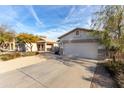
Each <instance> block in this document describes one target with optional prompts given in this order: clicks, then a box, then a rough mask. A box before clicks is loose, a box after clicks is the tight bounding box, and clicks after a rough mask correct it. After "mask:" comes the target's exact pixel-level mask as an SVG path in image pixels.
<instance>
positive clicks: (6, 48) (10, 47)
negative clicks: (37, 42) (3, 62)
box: [0, 39, 16, 52]
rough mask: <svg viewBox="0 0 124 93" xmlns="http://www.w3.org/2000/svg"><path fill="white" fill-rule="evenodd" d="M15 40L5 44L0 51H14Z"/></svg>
mask: <svg viewBox="0 0 124 93" xmlns="http://www.w3.org/2000/svg"><path fill="white" fill-rule="evenodd" d="M15 50H16V47H15V39H13V41H12V42H5V45H4V47H1V48H0V51H3V52H7V51H15Z"/></svg>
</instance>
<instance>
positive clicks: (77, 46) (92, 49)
mask: <svg viewBox="0 0 124 93" xmlns="http://www.w3.org/2000/svg"><path fill="white" fill-rule="evenodd" d="M91 31H92V30H89V29H84V28H76V29H74V30H72V31H70V32H68V33H66V34H64V35H62V36H60V37H59V38H58V39H59V46H60V53H61V54H62V55H66V56H69V57H83V58H91V59H99V55H100V53H99V51H100V49H102V48H103V47H102V46H101V45H100V44H99V42H98V38H96V37H94V36H93V35H91V33H90V32H91Z"/></svg>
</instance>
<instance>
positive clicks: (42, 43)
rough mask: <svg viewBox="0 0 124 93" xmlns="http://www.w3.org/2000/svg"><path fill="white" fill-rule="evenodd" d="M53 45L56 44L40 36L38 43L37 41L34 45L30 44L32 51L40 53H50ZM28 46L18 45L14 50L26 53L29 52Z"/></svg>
mask: <svg viewBox="0 0 124 93" xmlns="http://www.w3.org/2000/svg"><path fill="white" fill-rule="evenodd" d="M55 44H56V42H55V41H53V40H50V39H48V38H47V37H44V36H41V37H40V40H39V41H37V42H36V43H32V51H41V52H46V51H52V49H53V48H54V46H55ZM29 46H30V45H29V44H24V43H18V44H17V45H16V48H17V51H23V52H28V51H30V47H29Z"/></svg>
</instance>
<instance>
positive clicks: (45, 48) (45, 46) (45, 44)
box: [44, 42, 47, 51]
mask: <svg viewBox="0 0 124 93" xmlns="http://www.w3.org/2000/svg"><path fill="white" fill-rule="evenodd" d="M44 51H47V43H46V42H45V43H44Z"/></svg>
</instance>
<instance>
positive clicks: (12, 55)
mask: <svg viewBox="0 0 124 93" xmlns="http://www.w3.org/2000/svg"><path fill="white" fill-rule="evenodd" d="M20 56H21V54H20V53H18V52H14V53H11V54H3V55H1V57H0V59H1V60H3V61H7V60H10V59H14V58H17V57H20Z"/></svg>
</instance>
